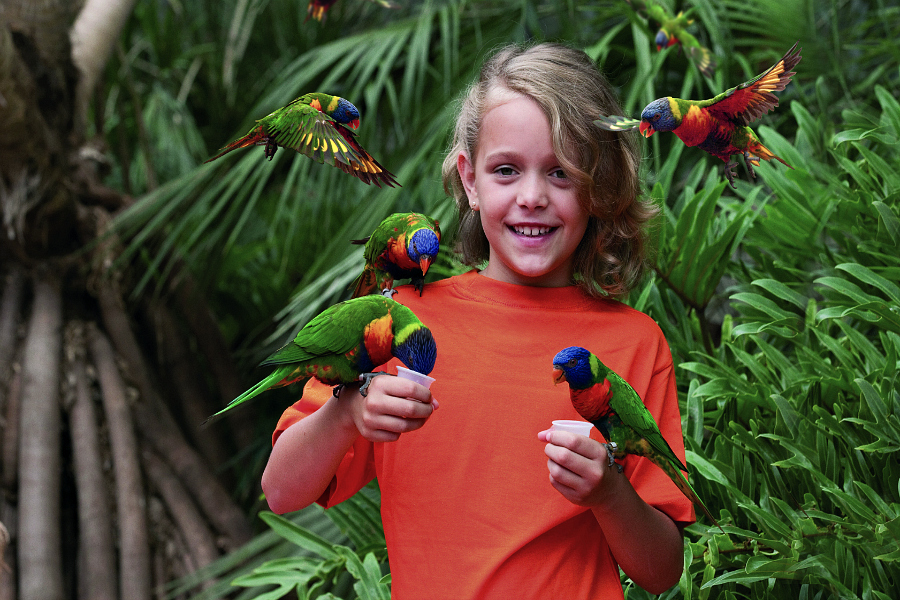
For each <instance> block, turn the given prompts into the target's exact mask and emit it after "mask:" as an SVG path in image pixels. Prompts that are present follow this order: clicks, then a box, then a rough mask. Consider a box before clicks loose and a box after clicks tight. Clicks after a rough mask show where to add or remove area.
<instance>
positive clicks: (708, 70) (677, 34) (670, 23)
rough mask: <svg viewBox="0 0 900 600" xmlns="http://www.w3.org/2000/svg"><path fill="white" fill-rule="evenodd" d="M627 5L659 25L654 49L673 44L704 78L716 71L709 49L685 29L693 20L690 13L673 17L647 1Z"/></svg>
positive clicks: (651, 0)
mask: <svg viewBox="0 0 900 600" xmlns="http://www.w3.org/2000/svg"><path fill="white" fill-rule="evenodd" d="M627 2H628V4H630V5H631V7H632V8H634V10H635V12H637V13H639V14H640V15H642V16H644V17H646V18H648V19H650V20H652V21H656V22H657V23H659V31H657V32H656V40H655V41H656V49H657V51H658V50H662V49H663V48H668V47H669V46H673V45H675V44H681V47H682V48H683V49H684V51H685V52H686V53H687V55H688V56H689V57H690V59H691V60H692V61H694V64H695V65H697V68H698V69H699V70H700V72H701V73H703V75H705V76H706V77H712V74H713V72H714V71H715V70H716V61H715V59H713V54H712V52H710V51H709V48H706V47H705V46H703V45H701V44H700V42H699V41H698V40H697V38H696V37H694V36H693V35H691V34H690V33H689V32H688V30H687V28H688V26H689V25H691V24H692V23H693V22H694V20H693V19H690V18H689V15H690V13H691V11H690V10H689V11H688V12H684V11H682V12H679V13H678V14H677V15H675V16H673V15H672V14H671V13H669V12H668V11H667V10H666V9H665V8H664V7H662V6H661V5H659V4H656V3H655V2H653V0H649V1H648V2H645V1H644V0H627Z"/></svg>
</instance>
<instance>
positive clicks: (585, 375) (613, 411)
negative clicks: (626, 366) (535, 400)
mask: <svg viewBox="0 0 900 600" xmlns="http://www.w3.org/2000/svg"><path fill="white" fill-rule="evenodd" d="M553 381H554V382H555V383H560V382H563V381H566V382H568V384H569V394H570V397H571V399H572V405H573V406H574V407H575V410H576V411H578V414H579V415H581V416H582V417H584V418H585V419H587V420H588V421H590V422H591V423H593V424H594V427H596V428H597V429H598V430H600V433H601V434H603V437H604V439H606V441H607V442H608V444H607V454H608V456H609V461H610V463H609V464H610V466H612V465H613V464H615V463H614V460H615V459H616V458H619V457H622V456H625V455H626V454H634V455H636V456H643V457H644V458H647V459H649V460H650V461H651V462H653V464H655V465H656V466H658V467H659V468H661V469H662V470H663V472H664V473H665V474H666V475H668V477H669V478H670V479H671V480H672V481H673V482H674V483H675V485H676V486H678V489H679V490H681V493H683V494H684V495H685V496H686V497H687V498H688V499H689V500H690V501H691V502H693V503H694V505H695V506H697V507H698V508H700V510H702V511H703V513H704V514H705V515H706V516H707V517H709V519H710V520H711V521H712V522H713V523H715V524H716V526H718V525H719V523H718V522H717V521H716V519H715V517H713V516H712V514H711V513H710V512H709V509H707V508H706V505H705V504H703V502H702V501H701V500H700V498H699V497H698V496H697V492H695V491H694V488H693V486H692V485H691V484H690V482H688V480H687V479H686V478H685V476H684V475H682V473H681V472H682V471H684V472H687V467H686V466H684V464H683V463H682V462H681V460H680V459H679V458H678V456H676V455H675V452H673V451H672V448H671V447H670V446H669V443H668V442H667V441H666V440H665V438H664V437H663V436H662V433H660V431H659V426H658V425H657V424H656V421H654V420H653V416H652V415H651V414H650V411H649V410H647V407H646V406H645V405H644V403H643V401H642V400H641V398H640V396H638V393H637V392H636V391H634V388H633V387H631V385H629V384H628V382H627V381H625V380H624V379H622V378H621V377H620V376H619V375H618V374H617V373H615V372H614V371H613V370H612V369H610V368H609V367H607V366H606V365H604V364H603V363H602V362H600V359H599V358H597V357H596V356H594V355H593V354H592V353H591V352H589V351H587V350H585V349H584V348H580V347H578V346H570V347H569V348H566V349H564V350H561V351H560V352H559V353H558V354H557V355H556V356H555V357H554V358H553ZM616 466H617V467H618V468H619V471H621V470H622V467H621V466H620V465H616Z"/></svg>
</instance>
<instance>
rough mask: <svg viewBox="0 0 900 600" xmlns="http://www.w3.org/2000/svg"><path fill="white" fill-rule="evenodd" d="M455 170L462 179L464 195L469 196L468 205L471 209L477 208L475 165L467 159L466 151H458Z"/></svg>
mask: <svg viewBox="0 0 900 600" xmlns="http://www.w3.org/2000/svg"><path fill="white" fill-rule="evenodd" d="M456 170H457V171H458V172H459V178H460V180H462V184H463V189H465V190H466V197H468V198H469V206H470V207H471V208H472V210H476V211H477V210H478V192H477V191H476V189H475V165H473V164H472V161H470V160H469V155H468V154H467V153H466V152H460V153H459V155H457V157H456Z"/></svg>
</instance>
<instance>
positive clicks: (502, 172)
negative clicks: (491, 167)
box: [494, 167, 515, 177]
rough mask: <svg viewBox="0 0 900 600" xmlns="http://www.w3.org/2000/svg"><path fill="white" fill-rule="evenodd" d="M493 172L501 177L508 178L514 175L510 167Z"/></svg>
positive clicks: (498, 168)
mask: <svg viewBox="0 0 900 600" xmlns="http://www.w3.org/2000/svg"><path fill="white" fill-rule="evenodd" d="M494 172H495V173H497V174H498V175H502V176H503V177H509V176H511V175H514V174H515V171H514V170H513V168H512V167H497V169H496V170H495V171H494Z"/></svg>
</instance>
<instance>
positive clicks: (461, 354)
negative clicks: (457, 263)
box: [263, 44, 694, 600]
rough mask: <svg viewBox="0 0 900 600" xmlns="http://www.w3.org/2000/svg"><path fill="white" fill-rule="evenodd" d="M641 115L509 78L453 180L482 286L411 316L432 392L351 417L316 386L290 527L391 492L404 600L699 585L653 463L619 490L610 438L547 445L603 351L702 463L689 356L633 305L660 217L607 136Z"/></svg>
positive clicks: (488, 104)
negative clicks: (685, 572)
mask: <svg viewBox="0 0 900 600" xmlns="http://www.w3.org/2000/svg"><path fill="white" fill-rule="evenodd" d="M620 113H621V110H620V109H619V106H618V105H617V103H616V101H615V98H614V97H613V95H612V93H611V91H610V90H609V86H608V84H607V82H606V80H605V79H604V78H603V76H602V75H601V74H600V73H599V71H598V70H597V69H596V67H595V66H594V64H593V63H592V62H591V61H590V59H589V58H588V57H587V56H586V55H585V54H584V53H583V52H581V51H578V50H573V49H570V48H567V47H565V46H561V45H555V44H541V45H537V46H532V47H519V46H511V47H507V48H504V49H503V50H501V51H500V52H498V53H497V54H495V55H494V56H493V57H492V58H490V59H489V60H488V61H487V62H486V63H485V65H484V67H483V68H482V71H481V75H480V77H479V79H478V81H477V82H475V83H474V84H473V85H472V86H471V87H470V89H469V90H468V92H467V94H466V95H465V97H464V99H463V101H462V105H461V109H460V114H459V118H458V120H457V125H456V129H455V132H454V139H453V145H452V147H451V150H450V152H449V153H448V156H447V158H446V160H445V161H444V183H445V187H446V189H447V190H448V192H449V193H451V195H452V196H453V197H454V199H455V201H456V202H457V206H458V208H459V212H460V230H459V235H458V245H457V250H458V251H459V253H460V255H461V257H462V259H463V260H464V261H465V262H466V263H467V264H470V265H472V266H473V267H476V269H473V270H472V271H470V272H468V273H466V274H464V275H460V276H457V277H451V278H449V279H445V280H442V281H438V282H435V283H432V284H429V285H427V286H426V288H427V289H426V290H425V292H424V294H423V296H422V297H421V298H420V297H419V296H418V294H413V293H409V291H408V290H409V289H410V288H406V287H403V288H400V293H399V294H397V296H396V297H395V299H396V300H398V301H399V302H402V303H404V304H405V305H407V306H409V307H410V308H411V309H412V310H413V311H414V312H415V313H416V314H417V315H418V316H419V318H420V319H421V320H422V321H423V322H424V323H425V324H426V325H428V327H429V328H430V329H431V331H432V333H433V334H434V337H435V340H436V342H437V345H438V348H439V351H438V358H437V363H436V365H435V369H434V370H433V371H432V373H431V376H432V377H434V378H435V379H436V381H435V383H434V384H433V385H432V387H431V390H430V391H429V390H428V389H426V388H424V387H422V386H420V385H418V384H415V383H412V382H410V381H407V380H403V379H399V378H397V377H378V378H375V379H374V380H373V382H372V384H371V386H370V387H369V393H368V395H367V396H366V397H362V396H361V395H360V394H359V392H358V389H357V388H354V387H353V386H347V387H345V388H344V389H343V391H342V392H341V393H340V397H330V398H329V395H330V393H331V390H330V389H329V388H326V387H324V386H322V385H320V384H317V383H315V382H312V383H309V384H307V386H306V389H305V390H304V395H303V398H302V399H301V400H300V401H298V402H297V403H296V404H295V405H294V406H293V407H291V408H290V409H288V410H287V411H286V412H285V414H284V416H283V417H282V419H281V421H280V422H279V424H278V427H277V429H276V431H275V434H274V436H273V444H274V446H273V450H272V455H271V457H270V459H269V463H268V465H267V467H266V471H265V473H264V475H263V489H264V490H265V492H266V497H267V500H268V502H269V506H270V507H271V508H272V510H274V511H275V512H286V511H289V510H296V509H298V508H302V507H303V506H306V505H307V504H310V503H311V502H319V503H320V504H322V505H323V506H326V507H328V506H332V505H334V504H336V503H338V502H341V501H342V500H344V499H346V498H348V497H350V496H351V495H353V494H354V493H355V492H356V491H358V490H359V489H360V488H361V487H362V486H364V485H365V484H366V483H367V482H368V481H370V480H371V479H372V478H373V477H377V478H378V482H379V486H380V488H381V492H382V520H383V522H384V529H385V536H386V539H387V546H388V556H389V561H390V567H391V573H392V597H393V598H398V599H401V600H402V599H417V598H428V599H441V598H446V599H453V600H458V599H462V598H498V599H500V598H503V599H506V598H542V599H543V598H567V599H587V598H622V596H623V593H622V587H621V584H620V579H619V567H621V568H622V570H623V571H625V573H626V574H628V575H629V576H630V577H631V578H632V579H633V580H634V581H635V582H636V583H637V584H638V585H640V586H642V587H644V588H645V589H647V590H648V591H651V592H654V593H660V592H662V591H664V590H665V589H667V588H669V587H671V586H672V585H673V584H674V583H675V582H677V580H678V578H679V576H680V573H681V569H682V537H681V528H682V527H683V526H684V525H686V524H688V523H690V522H692V521H693V519H694V517H693V509H692V506H691V504H690V502H689V501H687V500H686V499H685V498H684V496H683V495H682V494H681V493H680V492H679V491H678V489H677V488H676V487H675V485H674V484H673V483H672V482H671V480H669V479H668V477H666V475H665V474H663V472H662V471H661V470H660V469H658V468H657V467H656V466H655V465H653V464H651V463H649V461H647V460H646V459H643V458H638V457H631V456H629V457H627V458H626V459H625V460H624V465H625V469H624V472H622V473H619V472H618V471H617V470H616V469H615V468H610V467H609V466H608V463H607V457H606V450H605V448H604V447H603V446H602V445H601V444H600V442H599V441H598V440H599V438H598V437H597V436H598V434H597V432H596V431H595V432H593V434H592V437H590V438H588V437H584V436H578V435H575V434H572V433H568V432H561V431H548V430H547V427H548V426H549V423H550V421H551V420H553V419H577V418H579V417H578V416H577V414H576V413H575V411H574V409H573V408H572V405H571V402H570V401H569V395H568V389H563V387H560V388H555V387H554V385H553V381H552V375H551V369H552V359H553V356H554V355H555V354H556V352H558V351H559V350H560V349H562V348H565V347H567V346H582V347H585V348H588V349H590V350H591V351H592V352H594V353H595V354H597V355H598V356H601V357H602V359H603V361H604V363H606V364H607V365H608V366H610V368H612V369H614V370H615V371H616V372H618V373H619V374H620V375H622V376H623V377H624V378H625V379H626V380H628V381H629V382H630V383H631V385H632V386H633V387H634V388H635V390H636V391H637V392H638V394H639V395H640V396H641V398H643V399H644V402H645V404H646V405H647V407H648V409H649V410H650V412H651V414H652V415H653V417H654V419H655V420H656V421H657V423H659V425H660V429H661V431H662V433H663V435H664V436H665V437H666V438H667V439H668V440H669V441H670V444H671V445H672V447H673V449H674V450H675V452H676V453H677V454H678V455H679V456H680V457H681V458H683V457H684V446H683V442H682V435H681V421H680V415H679V412H678V402H677V396H676V392H675V379H674V374H673V368H672V357H671V354H670V352H669V348H668V345H667V344H666V342H665V339H664V338H663V335H662V332H661V331H660V330H659V327H658V326H657V325H656V324H655V323H654V322H653V321H652V320H651V319H650V318H649V317H647V316H646V315H644V314H642V313H640V312H638V311H635V310H633V309H631V308H629V307H627V306H626V305H624V304H622V303H620V302H618V301H616V300H614V299H613V298H616V297H621V296H623V295H624V294H626V293H627V292H628V291H629V290H630V289H631V287H632V286H633V285H634V283H635V282H636V281H637V280H638V279H639V277H640V276H641V274H642V271H643V268H644V260H645V257H644V244H643V241H644V235H645V234H644V228H645V224H646V222H647V221H648V219H650V217H651V216H652V214H653V210H652V208H651V207H650V206H648V205H647V204H645V203H644V202H643V201H642V200H641V199H640V194H639V188H640V186H639V181H638V177H637V165H638V160H639V156H638V153H637V151H636V148H635V146H634V141H633V139H632V138H629V137H627V136H623V135H620V134H613V133H610V132H606V131H603V130H601V129H599V128H597V127H595V126H594V125H593V123H592V121H593V119H594V118H596V116H597V115H600V114H620ZM485 261H487V263H486V265H485V266H483V268H481V270H478V268H479V267H481V266H482V265H483V264H484V262H485ZM388 366H389V367H390V366H391V363H389V365H388ZM432 393H433V394H434V396H432ZM435 397H438V398H440V399H441V406H442V407H443V408H442V409H441V410H440V411H437V408H438V403H437V400H435ZM548 479H549V482H548Z"/></svg>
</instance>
